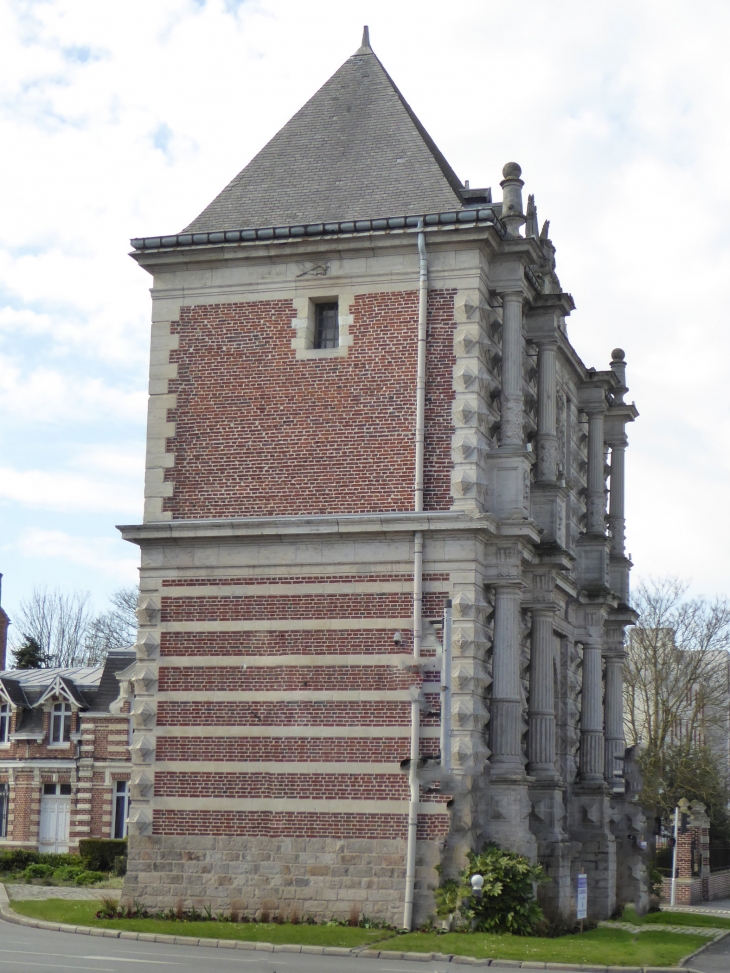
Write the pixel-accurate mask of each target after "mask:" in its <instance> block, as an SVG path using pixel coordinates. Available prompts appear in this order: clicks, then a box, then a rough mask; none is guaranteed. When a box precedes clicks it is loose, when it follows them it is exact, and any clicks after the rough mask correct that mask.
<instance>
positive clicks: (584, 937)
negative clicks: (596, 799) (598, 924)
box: [377, 929, 707, 966]
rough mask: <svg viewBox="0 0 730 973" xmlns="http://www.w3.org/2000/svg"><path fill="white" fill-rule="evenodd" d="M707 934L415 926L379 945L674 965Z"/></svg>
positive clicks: (546, 960)
mask: <svg viewBox="0 0 730 973" xmlns="http://www.w3.org/2000/svg"><path fill="white" fill-rule="evenodd" d="M706 943H707V939H706V937H704V936H693V935H690V934H685V933H679V932H675V933H672V932H665V931H664V930H660V929H657V930H656V932H654V931H653V930H652V931H651V932H642V933H635V934H634V933H630V932H626V931H625V930H622V929H592V930H591V931H590V932H584V933H582V934H576V935H574V936H560V937H559V938H557V939H544V938H542V937H539V936H529V937H526V936H510V935H506V936H495V935H489V934H487V933H456V932H452V933H445V934H443V935H437V934H436V933H421V932H412V933H408V934H406V935H403V936H398V937H397V938H395V939H389V940H386V941H385V942H382V943H378V947H377V948H378V949H393V950H398V951H399V952H400V951H403V952H405V951H406V950H407V951H409V952H414V953H431V952H434V953H457V954H458V955H460V956H476V957H477V958H478V959H486V958H487V957H491V958H492V959H511V960H533V961H535V962H538V963H583V964H595V965H596V966H674V965H675V964H676V963H678V962H679V960H680V959H681V958H682V957H683V956H687V954H688V953H692V952H694V950H695V949H699V947H700V946H704V945H705V944H706Z"/></svg>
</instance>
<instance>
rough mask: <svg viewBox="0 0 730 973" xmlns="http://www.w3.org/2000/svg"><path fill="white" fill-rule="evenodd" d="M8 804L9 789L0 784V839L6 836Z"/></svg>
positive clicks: (6, 785) (5, 785)
mask: <svg viewBox="0 0 730 973" xmlns="http://www.w3.org/2000/svg"><path fill="white" fill-rule="evenodd" d="M9 803H10V787H9V786H8V784H0V838H7V836H8V804H9Z"/></svg>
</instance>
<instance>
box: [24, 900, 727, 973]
mask: <svg viewBox="0 0 730 973" xmlns="http://www.w3.org/2000/svg"><path fill="white" fill-rule="evenodd" d="M11 906H12V908H13V909H14V910H15V912H18V913H19V914H20V915H24V916H28V917H30V918H32V919H43V920H45V921H47V922H64V923H68V924H69V925H73V926H101V927H104V928H106V929H127V930H129V931H131V932H146V933H165V934H167V935H172V936H194V937H196V938H199V939H242V940H247V941H249V942H266V943H277V944H279V943H290V944H295V945H302V946H341V947H345V948H347V949H353V948H354V947H357V946H368V945H369V946H372V947H374V948H377V949H389V950H395V951H397V952H406V951H408V952H414V953H424V952H426V953H431V952H434V953H455V954H457V955H460V956H476V957H478V958H487V957H491V958H493V959H512V960H534V961H537V962H548V963H583V964H596V965H598V966H674V965H675V964H676V963H677V962H678V961H679V960H680V959H681V958H682V957H683V956H686V955H687V954H688V953H691V952H693V951H694V950H695V949H699V947H700V946H703V945H705V944H706V943H707V939H706V937H704V936H693V935H685V934H682V933H671V932H666V931H665V930H663V929H657V930H656V931H654V930H651V931H647V932H642V933H636V934H633V933H630V932H626V931H625V930H622V929H593V930H591V932H586V933H583V934H582V935H574V936H561V937H560V938H558V939H546V938H541V937H524V936H510V935H506V936H495V935H488V934H486V933H447V934H445V935H439V934H436V933H419V932H416V933H408V934H406V935H400V936H395V937H393V935H392V933H391V932H390V931H389V930H383V929H359V928H349V927H347V926H308V925H303V924H301V925H293V924H291V923H282V924H281V925H279V924H278V923H273V922H271V923H264V922H256V923H254V922H248V923H244V922H239V923H231V922H171V921H168V920H163V919H95V918H94V913H95V912H96V911H97V909H98V907H99V904H98V902H93V901H89V900H85V901H84V900H82V901H76V902H74V901H69V900H67V899H42V900H40V901H34V900H20V901H13V902H11ZM656 915H659V916H662V915H664V916H666V917H667V919H668V918H669V917H670V916H674V917H678V916H680V915H682V916H686V915H688V914H687V913H656ZM624 917H625V920H626V921H633V914H632V913H624ZM692 918H694V916H692ZM703 918H705V919H711V918H713V917H712V916H704V917H703Z"/></svg>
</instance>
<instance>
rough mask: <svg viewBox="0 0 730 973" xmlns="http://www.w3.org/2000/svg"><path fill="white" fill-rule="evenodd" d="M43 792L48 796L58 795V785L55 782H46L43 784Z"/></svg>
mask: <svg viewBox="0 0 730 973" xmlns="http://www.w3.org/2000/svg"><path fill="white" fill-rule="evenodd" d="M43 793H44V794H45V795H46V796H49V795H52V796H53V797H55V796H56V785H55V784H44V785H43Z"/></svg>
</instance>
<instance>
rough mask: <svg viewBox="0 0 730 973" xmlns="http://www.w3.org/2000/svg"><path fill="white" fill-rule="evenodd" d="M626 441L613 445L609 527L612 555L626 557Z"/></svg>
mask: <svg viewBox="0 0 730 973" xmlns="http://www.w3.org/2000/svg"><path fill="white" fill-rule="evenodd" d="M627 445H628V443H627V442H626V439H624V440H623V441H622V442H615V443H613V444H612V445H611V492H610V494H609V505H608V525H609V527H610V528H611V554H616V555H619V556H620V557H623V556H624V551H625V546H626V518H625V516H624V495H625V494H624V490H625V484H624V470H625V462H626V447H627Z"/></svg>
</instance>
